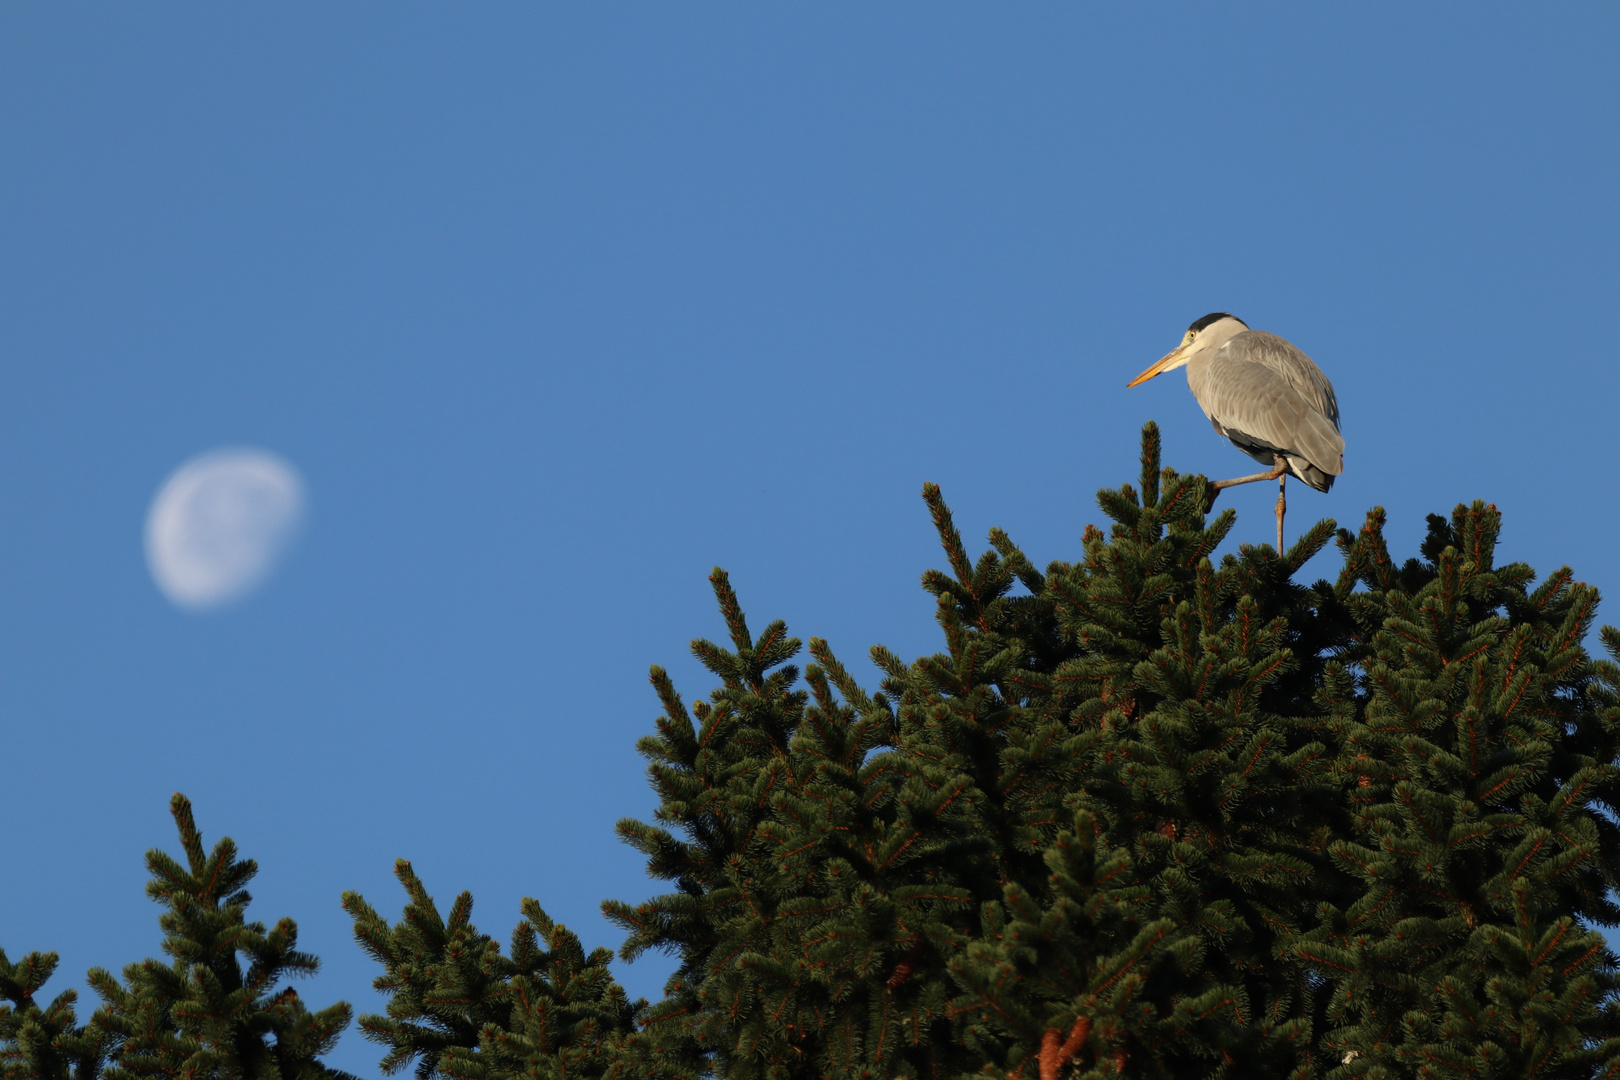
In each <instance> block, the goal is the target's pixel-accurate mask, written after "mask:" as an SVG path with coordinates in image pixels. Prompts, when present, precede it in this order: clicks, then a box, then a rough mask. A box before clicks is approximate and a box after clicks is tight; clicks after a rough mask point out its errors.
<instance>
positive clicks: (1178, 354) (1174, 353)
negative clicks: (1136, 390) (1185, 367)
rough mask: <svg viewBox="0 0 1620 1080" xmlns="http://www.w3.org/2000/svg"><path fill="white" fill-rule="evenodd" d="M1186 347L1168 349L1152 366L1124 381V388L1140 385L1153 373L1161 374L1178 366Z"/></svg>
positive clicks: (1151, 376) (1153, 374) (1179, 346)
mask: <svg viewBox="0 0 1620 1080" xmlns="http://www.w3.org/2000/svg"><path fill="white" fill-rule="evenodd" d="M1186 348H1187V347H1186V346H1185V345H1178V346H1176V347H1175V348H1174V349H1172V350H1170V351H1169V352H1168V353H1166V354H1165V355H1164V357H1163V358H1162V359H1160V360H1159V362H1158V363H1156V364H1154V365H1153V366H1152V367H1150V368H1148V369H1147V370H1146V371H1144V372H1142V374H1140V375H1138V376H1137V377H1136V378H1134V379H1132V380H1131V381H1130V382H1128V383H1126V384H1125V389H1127V390H1129V389H1130V388H1131V387H1133V386H1141V385H1142V384H1143V383H1145V382H1147V381H1148V380H1149V379H1151V378H1153V377H1154V376H1155V375H1163V374H1164V373H1165V372H1167V371H1169V370H1171V369H1172V368H1178V367H1180V366H1181V364H1182V354H1183V353H1184V352H1185V351H1186Z"/></svg>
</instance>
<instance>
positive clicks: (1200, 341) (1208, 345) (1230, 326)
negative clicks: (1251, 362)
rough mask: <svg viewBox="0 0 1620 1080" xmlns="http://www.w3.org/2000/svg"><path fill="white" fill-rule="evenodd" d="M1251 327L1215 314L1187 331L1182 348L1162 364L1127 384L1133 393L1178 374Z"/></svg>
mask: <svg viewBox="0 0 1620 1080" xmlns="http://www.w3.org/2000/svg"><path fill="white" fill-rule="evenodd" d="M1248 328H1249V327H1248V325H1247V324H1246V323H1244V321H1243V320H1242V319H1240V318H1238V317H1237V316H1236V315H1228V314H1227V313H1226V312H1224V311H1217V312H1213V313H1212V314H1209V315H1205V316H1204V317H1203V318H1202V319H1199V320H1198V321H1197V322H1195V323H1193V324H1192V325H1191V326H1189V327H1187V332H1186V333H1185V334H1183V335H1182V336H1181V344H1180V345H1177V346H1176V347H1175V348H1174V349H1171V350H1170V351H1169V352H1168V353H1166V354H1165V355H1164V357H1163V358H1162V359H1160V360H1159V362H1158V363H1156V364H1154V365H1153V366H1152V367H1150V368H1148V369H1147V370H1146V371H1144V372H1142V374H1140V375H1138V376H1137V377H1136V378H1134V379H1132V380H1131V381H1130V382H1128V383H1126V384H1125V389H1127V390H1129V389H1130V388H1131V387H1133V386H1140V385H1141V384H1142V383H1145V382H1147V381H1148V380H1149V379H1151V378H1153V377H1154V376H1155V375H1163V374H1164V373H1165V372H1167V371H1174V370H1175V369H1176V368H1178V367H1183V366H1185V365H1186V363H1187V361H1189V360H1191V359H1192V358H1193V357H1195V356H1197V355H1198V354H1199V353H1201V352H1204V351H1205V350H1206V349H1218V348H1220V347H1221V346H1222V345H1225V344H1226V343H1227V342H1228V341H1230V340H1231V339H1232V338H1233V337H1234V336H1235V335H1237V334H1241V333H1243V331H1245V330H1247V329H1248Z"/></svg>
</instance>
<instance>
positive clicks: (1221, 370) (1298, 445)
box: [1188, 334, 1344, 476]
mask: <svg viewBox="0 0 1620 1080" xmlns="http://www.w3.org/2000/svg"><path fill="white" fill-rule="evenodd" d="M1243 336H1246V335H1241V334H1240V335H1239V337H1243ZM1233 340H1234V341H1236V340H1237V339H1236V338H1234V339H1233ZM1295 352H1296V353H1297V352H1298V350H1295ZM1299 355H1301V356H1303V354H1299ZM1306 362H1307V363H1309V361H1308V360H1307V361H1306ZM1314 366H1315V365H1312V367H1314ZM1190 374H1191V372H1189V375H1190ZM1202 375H1203V378H1202V379H1201V380H1200V382H1201V384H1202V385H1199V386H1194V387H1193V393H1194V395H1195V396H1196V397H1197V398H1198V402H1199V404H1200V405H1202V406H1203V407H1204V412H1205V413H1207V414H1208V415H1209V418H1210V419H1211V420H1213V421H1215V422H1216V423H1217V424H1219V425H1220V426H1221V427H1222V429H1224V430H1225V432H1226V435H1227V437H1228V438H1230V439H1231V440H1232V441H1233V442H1235V443H1237V444H1238V445H1239V446H1243V447H1248V446H1256V447H1264V448H1268V449H1272V450H1281V451H1284V452H1285V453H1288V454H1291V455H1294V456H1297V457H1302V458H1304V459H1305V460H1306V461H1308V462H1310V464H1312V465H1314V466H1316V468H1318V469H1320V470H1321V471H1322V472H1324V473H1326V474H1327V475H1329V476H1338V475H1339V474H1340V473H1342V472H1343V471H1344V437H1343V436H1342V435H1340V434H1339V429H1338V426H1337V425H1336V424H1335V423H1334V422H1333V420H1332V419H1330V417H1329V416H1328V415H1327V414H1326V413H1325V412H1324V410H1323V409H1322V408H1321V407H1319V406H1318V404H1317V402H1316V401H1315V400H1313V399H1312V396H1308V395H1307V394H1303V393H1301V392H1300V391H1299V390H1298V389H1297V388H1296V387H1295V386H1294V385H1293V383H1292V382H1291V381H1290V380H1289V379H1288V378H1287V377H1285V375H1284V374H1283V373H1282V372H1280V371H1278V370H1277V369H1276V368H1275V367H1273V366H1272V365H1270V364H1266V363H1261V362H1258V361H1256V360H1252V359H1245V358H1242V357H1241V356H1234V355H1232V353H1231V351H1230V350H1229V349H1227V348H1224V347H1223V348H1220V349H1217V350H1215V355H1213V356H1212V357H1210V359H1209V364H1208V366H1207V367H1206V368H1205V369H1204V371H1203V372H1202ZM1188 381H1189V382H1191V381H1192V380H1191V379H1190V378H1189V380H1188ZM1323 382H1324V383H1325V382H1326V379H1325V378H1324V379H1323ZM1328 393H1329V394H1330V395H1331V393H1332V388H1331V387H1329V389H1328ZM1330 400H1331V399H1330Z"/></svg>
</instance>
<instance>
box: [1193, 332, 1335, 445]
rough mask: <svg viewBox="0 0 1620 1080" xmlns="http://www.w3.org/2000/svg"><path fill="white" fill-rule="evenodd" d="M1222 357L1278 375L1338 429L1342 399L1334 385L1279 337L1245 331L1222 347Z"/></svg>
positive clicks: (1220, 350)
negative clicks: (1259, 367)
mask: <svg viewBox="0 0 1620 1080" xmlns="http://www.w3.org/2000/svg"><path fill="white" fill-rule="evenodd" d="M1219 354H1225V355H1226V356H1228V357H1230V358H1231V359H1234V360H1247V361H1249V362H1250V363H1254V364H1260V365H1262V366H1263V367H1268V368H1270V369H1271V370H1272V371H1275V372H1276V373H1277V374H1278V375H1281V376H1282V377H1283V379H1284V381H1286V382H1287V383H1288V385H1289V386H1292V387H1293V388H1294V389H1295V390H1296V391H1297V392H1298V393H1299V395H1300V396H1301V397H1303V398H1304V399H1305V400H1306V401H1307V402H1309V403H1310V405H1311V407H1312V408H1314V409H1315V410H1316V411H1317V412H1318V413H1320V414H1321V415H1322V416H1323V417H1325V418H1326V419H1327V420H1328V422H1329V423H1331V424H1332V425H1333V427H1334V428H1335V429H1337V428H1338V426H1339V399H1338V398H1337V397H1336V396H1335V395H1334V393H1333V384H1332V383H1331V382H1329V381H1328V377H1327V376H1326V375H1325V374H1323V373H1322V369H1321V368H1319V367H1317V366H1316V362H1315V361H1313V360H1312V359H1311V358H1310V357H1308V356H1306V355H1305V354H1304V353H1302V352H1300V351H1299V350H1298V349H1296V348H1295V347H1294V346H1293V345H1292V344H1291V343H1290V342H1288V341H1286V340H1284V339H1283V338H1280V337H1278V336H1277V335H1276V334H1267V333H1265V332H1264V331H1261V330H1246V331H1244V332H1243V333H1241V334H1237V335H1235V336H1234V337H1233V338H1232V339H1231V340H1230V341H1228V342H1226V344H1224V345H1222V346H1221V348H1220V349H1219V351H1218V354H1217V355H1219Z"/></svg>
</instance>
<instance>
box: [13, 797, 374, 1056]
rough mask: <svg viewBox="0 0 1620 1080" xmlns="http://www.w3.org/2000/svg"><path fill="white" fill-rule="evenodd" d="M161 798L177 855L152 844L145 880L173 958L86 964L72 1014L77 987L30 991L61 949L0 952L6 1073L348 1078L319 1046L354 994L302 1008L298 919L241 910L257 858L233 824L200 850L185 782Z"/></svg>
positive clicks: (331, 1040) (336, 1028) (309, 966)
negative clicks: (83, 990)
mask: <svg viewBox="0 0 1620 1080" xmlns="http://www.w3.org/2000/svg"><path fill="white" fill-rule="evenodd" d="M170 810H171V812H172V814H173V816H174V821H175V824H176V826H178V828H179V832H180V844H181V847H182V849H183V851H184V861H183V862H182V861H180V860H177V859H175V858H173V857H171V856H170V855H168V854H167V853H165V852H163V851H162V850H159V849H154V850H152V851H149V852H147V855H146V866H147V870H148V871H149V872H150V873H151V875H152V880H151V881H150V882H149V883H148V884H147V886H146V894H147V895H148V896H149V897H151V898H152V899H153V900H156V901H157V902H158V903H159V904H161V905H162V906H163V908H164V912H163V914H162V915H161V916H160V917H159V920H158V922H159V925H160V926H161V928H162V929H163V934H164V937H163V951H164V952H165V953H167V954H168V956H169V957H170V958H171V959H170V960H169V961H167V962H165V961H162V960H143V961H141V962H140V963H137V964H130V965H129V966H127V967H126V968H124V978H123V981H122V982H120V981H119V979H118V978H117V977H116V976H114V975H113V974H112V973H110V972H108V971H106V970H105V969H102V968H92V969H91V970H90V973H89V981H90V985H91V988H92V989H94V990H95V992H96V994H97V996H99V997H100V998H101V1000H102V1007H101V1008H100V1009H98V1010H96V1012H95V1014H94V1015H93V1016H92V1017H91V1018H90V1021H89V1022H88V1023H87V1024H85V1025H83V1026H79V1025H78V1024H77V1021H76V1017H75V1014H74V1009H73V1004H74V1000H75V995H74V992H73V991H71V990H69V991H66V992H64V993H63V994H61V995H59V996H58V997H57V998H56V999H55V1000H54V1001H53V1002H51V1004H50V1005H48V1006H45V1007H43V1008H42V1007H40V1006H39V1005H38V1004H37V1003H36V1002H34V1000H33V995H34V993H35V992H37V991H38V990H39V989H40V987H42V986H43V985H44V983H45V981H46V979H48V978H49V977H50V975H51V972H52V970H53V969H54V968H55V967H56V963H57V957H56V954H54V953H31V954H29V955H28V956H26V957H24V958H23V960H22V961H21V962H19V963H18V964H15V965H12V964H9V963H6V962H5V961H4V958H3V956H0V994H3V995H4V996H5V998H7V999H8V1000H9V1001H10V1002H11V1005H10V1006H9V1007H8V1008H6V1009H4V1010H0V1040H3V1043H0V1059H3V1061H4V1068H5V1075H6V1078H7V1080H25V1078H27V1080H92V1078H93V1077H98V1076H99V1077H101V1078H102V1080H146V1078H157V1077H162V1078H165V1080H169V1078H179V1080H192V1078H198V1080H200V1078H204V1077H206V1078H220V1080H351V1078H348V1074H346V1073H342V1072H339V1071H337V1070H335V1069H331V1068H329V1067H327V1066H326V1065H324V1064H323V1063H322V1062H321V1061H320V1060H319V1058H320V1056H321V1055H322V1054H325V1053H326V1052H328V1051H329V1050H330V1049H331V1048H332V1046H333V1045H334V1044H335V1043H336V1042H337V1038H338V1035H339V1034H340V1033H341V1032H342V1031H343V1029H344V1027H346V1026H347V1025H348V1022H349V1007H348V1006H347V1005H345V1004H343V1003H342V1002H339V1003H338V1004H336V1005H332V1006H329V1007H328V1008H325V1009H322V1010H320V1011H319V1012H310V1011H309V1009H308V1008H306V1007H305V1005H304V1003H303V1000H302V999H301V998H300V997H299V996H298V992H297V991H296V990H294V989H293V987H291V986H290V985H283V984H284V982H285V980H287V979H293V978H301V977H304V976H308V975H312V974H314V973H315V971H316V970H317V969H318V968H319V966H320V965H319V962H318V961H317V960H316V958H315V957H313V956H311V955H309V954H308V953H303V952H299V951H298V927H297V925H296V924H294V922H293V921H292V920H291V919H282V920H281V921H280V922H278V923H277V924H276V925H275V926H274V927H273V928H271V929H269V930H266V929H265V927H264V924H263V923H258V922H249V921H247V918H246V914H245V913H246V910H247V906H248V904H249V903H251V902H252V897H251V896H250V895H249V894H248V892H247V890H246V886H247V884H248V882H249V881H251V880H252V879H253V877H254V875H255V874H256V873H258V866H257V865H256V864H255V863H254V862H253V860H251V859H239V858H238V857H237V852H236V845H235V844H234V843H232V842H231V840H230V839H229V838H226V839H223V840H221V841H219V843H217V844H215V845H214V849H213V851H212V852H209V851H205V850H204V848H203V841H202V834H201V833H200V832H199V831H198V829H197V825H196V822H195V820H194V819H193V816H192V811H191V803H190V801H189V800H187V799H186V797H185V796H184V795H178V794H177V795H175V796H174V798H173V800H172V801H171V803H170ZM244 961H245V962H246V966H244V963H243V962H244Z"/></svg>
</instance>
